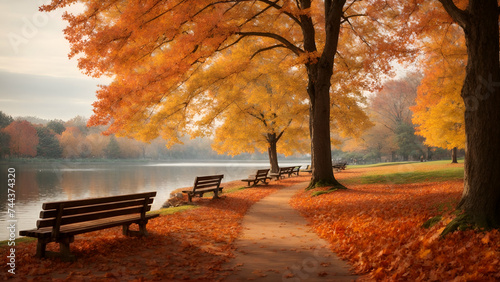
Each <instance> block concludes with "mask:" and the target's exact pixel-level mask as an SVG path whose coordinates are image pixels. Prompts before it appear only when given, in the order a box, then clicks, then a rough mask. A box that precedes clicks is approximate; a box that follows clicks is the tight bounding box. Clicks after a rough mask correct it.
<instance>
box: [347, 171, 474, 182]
mask: <svg viewBox="0 0 500 282" xmlns="http://www.w3.org/2000/svg"><path fill="white" fill-rule="evenodd" d="M463 178H464V169H463V167H449V168H443V169H440V170H434V171H419V170H414V171H408V172H396V173H384V174H371V175H363V176H360V177H355V178H351V179H345V180H343V181H342V182H343V184H344V185H352V184H409V183H424V182H441V181H449V180H461V179H463Z"/></svg>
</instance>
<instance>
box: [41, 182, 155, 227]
mask: <svg viewBox="0 0 500 282" xmlns="http://www.w3.org/2000/svg"><path fill="white" fill-rule="evenodd" d="M155 196H156V192H147V193H139V194H129V195H121V196H112V197H102V198H92V199H84V200H73V201H60V202H50V203H44V204H43V205H42V211H41V212H40V219H39V220H38V221H37V228H43V227H53V229H54V230H55V232H56V233H57V232H58V231H59V228H60V226H63V225H67V224H74V223H81V222H86V221H92V220H98V219H103V218H110V217H115V216H122V215H130V214H136V213H137V214H140V215H141V217H142V218H145V215H146V212H148V211H150V210H151V205H152V203H153V198H154V197H155ZM54 235H57V234H54Z"/></svg>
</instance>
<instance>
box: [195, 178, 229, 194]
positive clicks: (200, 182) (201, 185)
mask: <svg viewBox="0 0 500 282" xmlns="http://www.w3.org/2000/svg"><path fill="white" fill-rule="evenodd" d="M222 178H224V175H223V174H221V175H209V176H197V177H196V179H195V180H194V185H193V192H194V191H196V190H197V189H207V188H214V189H216V188H219V187H220V183H221V181H222Z"/></svg>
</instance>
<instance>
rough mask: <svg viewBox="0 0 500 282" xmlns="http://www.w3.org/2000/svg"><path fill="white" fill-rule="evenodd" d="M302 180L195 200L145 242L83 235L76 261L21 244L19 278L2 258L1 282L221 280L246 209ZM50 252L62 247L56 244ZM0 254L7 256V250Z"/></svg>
mask: <svg viewBox="0 0 500 282" xmlns="http://www.w3.org/2000/svg"><path fill="white" fill-rule="evenodd" d="M304 180H305V179H304V178H303V177H295V178H293V179H287V180H282V181H280V182H279V183H277V182H274V183H272V184H269V185H268V186H260V187H259V186H258V187H255V188H251V189H245V190H241V191H238V192H235V193H230V194H223V198H222V199H220V200H212V199H211V198H204V199H199V198H196V199H195V203H196V204H198V205H199V206H200V207H199V208H196V209H191V210H187V211H184V212H181V213H176V214H172V215H163V216H160V217H158V218H156V219H153V220H151V221H150V222H149V223H148V225H147V228H148V232H149V236H148V237H146V238H131V237H125V236H123V235H122V234H121V227H117V228H112V229H106V230H101V231H96V232H92V233H86V234H82V235H79V236H77V237H76V238H75V242H74V243H72V244H71V249H72V252H73V253H74V254H75V255H76V256H77V258H78V260H77V261H76V262H74V263H66V262H60V261H59V260H58V259H43V260H40V259H37V258H35V257H34V254H35V250H36V242H31V243H24V244H18V245H16V246H15V248H16V274H15V275H13V276H11V275H8V273H7V269H8V268H7V267H8V266H7V264H6V263H7V258H6V256H2V257H1V258H0V263H1V264H2V273H1V274H0V280H5V279H6V278H9V277H10V278H12V279H13V280H18V281H28V280H37V281H53V280H68V281H100V280H106V281H108V280H109V279H113V281H131V280H137V281H144V280H148V281H151V280H170V281H172V280H175V281H177V280H200V281H215V280H218V279H222V278H223V277H224V276H225V275H227V274H229V273H230V271H232V269H225V268H223V263H224V262H226V261H228V260H229V259H230V258H231V257H232V256H233V254H232V251H233V250H234V246H233V241H234V240H235V239H236V237H237V236H238V235H239V233H240V230H241V225H240V223H241V218H242V217H243V215H244V214H245V213H246V211H247V210H248V208H249V207H250V206H251V205H252V204H254V203H255V202H257V201H258V200H260V199H262V198H264V197H265V196H267V195H269V194H271V193H273V192H275V191H277V189H280V188H283V187H285V186H288V185H291V184H294V183H297V182H299V181H304ZM224 186H225V187H226V188H227V185H224ZM157 200H160V199H157ZM47 248H48V249H49V248H54V249H55V250H57V248H58V247H57V246H56V245H55V244H53V243H52V244H49V245H48V247H47ZM0 250H1V253H2V254H3V253H7V251H6V247H0Z"/></svg>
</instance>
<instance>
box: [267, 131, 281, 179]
mask: <svg viewBox="0 0 500 282" xmlns="http://www.w3.org/2000/svg"><path fill="white" fill-rule="evenodd" d="M267 142H268V147H267V152H268V154H269V164H270V166H271V172H272V173H278V172H279V166H278V151H277V148H276V146H277V143H278V140H277V138H276V133H273V134H271V133H269V134H267Z"/></svg>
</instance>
